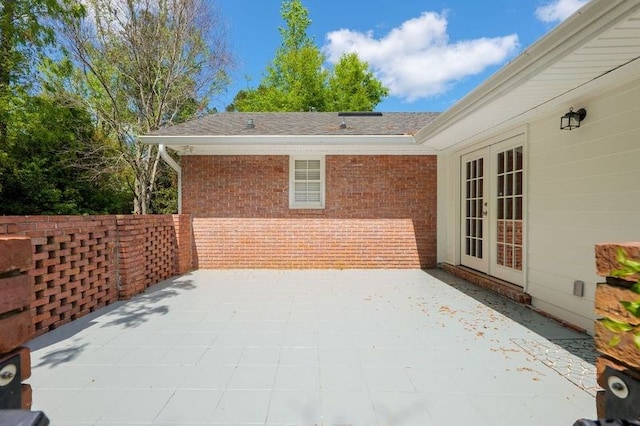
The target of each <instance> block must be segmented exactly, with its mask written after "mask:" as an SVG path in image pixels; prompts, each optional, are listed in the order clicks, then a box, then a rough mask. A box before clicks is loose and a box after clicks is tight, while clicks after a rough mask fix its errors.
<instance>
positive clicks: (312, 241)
mask: <svg viewBox="0 0 640 426" xmlns="http://www.w3.org/2000/svg"><path fill="white" fill-rule="evenodd" d="M182 165H183V203H184V204H183V211H184V213H185V214H191V215H192V216H193V218H194V219H193V232H194V241H195V250H196V253H194V256H196V257H197V258H198V262H199V264H198V266H199V267H200V268H236V267H237V268H244V267H253V268H419V267H422V268H426V267H434V266H435V264H436V189H437V188H436V173H437V172H436V157H435V156H327V157H326V202H325V209H322V210H292V209H289V191H288V188H289V157H288V156H184V157H183V158H182Z"/></svg>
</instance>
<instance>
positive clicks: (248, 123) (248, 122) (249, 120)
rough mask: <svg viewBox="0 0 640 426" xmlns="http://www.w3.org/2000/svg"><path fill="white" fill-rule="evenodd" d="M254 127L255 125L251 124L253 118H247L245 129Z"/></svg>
mask: <svg viewBox="0 0 640 426" xmlns="http://www.w3.org/2000/svg"><path fill="white" fill-rule="evenodd" d="M255 127H256V125H255V124H253V118H250V119H248V120H247V129H253V128H255Z"/></svg>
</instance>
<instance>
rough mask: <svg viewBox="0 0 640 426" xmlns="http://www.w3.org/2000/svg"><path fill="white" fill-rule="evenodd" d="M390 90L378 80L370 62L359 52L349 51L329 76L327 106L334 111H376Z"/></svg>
mask: <svg viewBox="0 0 640 426" xmlns="http://www.w3.org/2000/svg"><path fill="white" fill-rule="evenodd" d="M388 94H389V89H387V88H386V87H384V86H383V85H382V83H381V82H380V81H379V80H378V79H376V77H375V76H374V75H373V73H372V72H371V71H370V70H369V65H368V64H367V63H366V62H362V61H360V59H359V58H358V55H357V54H355V53H346V54H344V55H342V57H340V60H339V61H338V62H337V63H336V65H335V67H334V69H333V74H331V76H330V77H329V84H328V91H327V100H326V102H327V109H328V110H331V111H373V109H374V108H375V107H376V105H378V104H379V103H380V102H381V101H382V99H383V98H385V97H386V96H387V95H388Z"/></svg>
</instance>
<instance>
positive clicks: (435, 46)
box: [324, 12, 518, 102]
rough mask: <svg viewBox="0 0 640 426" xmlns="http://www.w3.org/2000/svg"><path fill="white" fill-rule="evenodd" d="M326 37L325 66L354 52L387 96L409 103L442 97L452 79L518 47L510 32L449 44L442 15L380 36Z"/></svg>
mask: <svg viewBox="0 0 640 426" xmlns="http://www.w3.org/2000/svg"><path fill="white" fill-rule="evenodd" d="M326 38H327V43H326V45H325V46H324V52H325V53H326V54H327V58H328V60H329V62H332V63H335V62H336V61H337V60H338V59H339V58H340V56H341V55H342V54H343V53H351V52H356V53H357V54H358V56H359V57H360V59H361V60H364V61H366V62H368V63H369V66H370V67H371V68H372V69H373V70H374V72H375V73H376V75H377V77H378V78H379V79H380V80H381V81H382V83H383V84H384V85H385V86H387V87H388V88H389V89H390V92H391V95H393V96H398V97H401V98H404V99H405V100H407V101H409V102H411V101H415V100H417V99H421V98H429V97H433V96H436V95H439V94H442V93H444V92H446V91H447V89H449V88H450V87H451V86H452V85H453V84H454V83H455V82H456V81H459V80H461V79H464V78H465V77H468V76H471V75H474V74H478V73H480V72H482V71H483V70H484V69H485V68H487V67H488V66H491V65H497V64H500V63H502V62H504V61H505V60H506V59H507V58H508V57H509V56H510V55H512V54H513V53H514V52H515V51H516V50H517V48H518V36H517V35H515V34H512V35H508V36H505V37H495V38H480V39H474V40H464V41H460V42H456V43H450V42H449V36H448V34H447V19H446V17H445V16H444V15H442V14H438V13H434V12H424V13H422V15H420V17H418V18H414V19H410V20H408V21H406V22H404V23H403V24H402V25H400V26H399V27H397V28H394V29H393V30H391V31H390V32H389V33H388V34H387V35H385V36H384V37H382V38H375V37H374V34H373V32H371V31H370V32H367V33H361V32H357V31H352V30H348V29H341V30H338V31H332V32H330V33H328V34H327V36H326Z"/></svg>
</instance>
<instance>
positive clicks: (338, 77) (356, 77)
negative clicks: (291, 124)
mask: <svg viewBox="0 0 640 426" xmlns="http://www.w3.org/2000/svg"><path fill="white" fill-rule="evenodd" d="M281 15H282V19H283V20H284V21H285V24H286V25H285V26H284V27H281V28H279V30H280V35H281V36H282V43H281V45H280V46H279V47H278V49H277V50H276V53H275V57H274V59H273V61H272V62H271V63H270V64H269V65H268V66H267V70H266V73H265V75H264V77H263V79H262V81H261V82H260V84H259V85H258V87H257V88H255V89H245V90H241V91H239V92H238V93H237V94H236V96H235V98H234V100H233V103H232V104H230V105H229V106H227V110H228V111H309V110H315V111H338V110H344V111H370V110H373V109H374V108H375V106H376V105H377V104H378V103H380V101H381V100H382V99H383V98H384V97H385V96H387V94H388V90H387V89H386V88H385V87H383V86H382V83H380V82H379V81H378V80H377V79H376V78H375V76H374V75H373V73H372V72H370V71H369V70H368V64H367V63H366V62H361V61H360V60H359V59H358V57H357V55H356V54H355V53H353V54H349V55H345V56H343V57H342V58H341V59H340V61H339V62H338V63H337V64H336V66H335V69H334V71H333V73H332V72H329V71H328V70H326V69H325V68H324V66H323V64H324V62H325V56H324V55H323V54H322V52H321V51H320V49H319V48H318V47H317V46H316V45H315V43H314V42H313V40H312V39H311V38H310V37H309V36H308V35H307V30H308V29H309V26H310V25H311V19H309V11H308V10H307V9H306V8H305V7H304V6H303V5H302V2H301V0H284V1H283V3H282V9H281ZM338 91H339V92H340V93H337V92H338ZM350 98H353V99H350Z"/></svg>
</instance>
